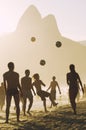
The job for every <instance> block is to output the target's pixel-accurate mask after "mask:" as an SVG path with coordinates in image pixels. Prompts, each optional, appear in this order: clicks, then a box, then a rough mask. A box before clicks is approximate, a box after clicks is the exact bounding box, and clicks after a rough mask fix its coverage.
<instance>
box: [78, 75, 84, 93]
mask: <svg viewBox="0 0 86 130" xmlns="http://www.w3.org/2000/svg"><path fill="white" fill-rule="evenodd" d="M78 81H79V83H80V85H81V89H82V92H83V93H84V88H83V85H82V81H81V79H80V76H79V75H78Z"/></svg>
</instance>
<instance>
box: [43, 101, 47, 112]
mask: <svg viewBox="0 0 86 130" xmlns="http://www.w3.org/2000/svg"><path fill="white" fill-rule="evenodd" d="M43 106H44V110H45V112H47V107H46V100H43Z"/></svg>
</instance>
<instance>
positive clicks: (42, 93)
mask: <svg viewBox="0 0 86 130" xmlns="http://www.w3.org/2000/svg"><path fill="white" fill-rule="evenodd" d="M33 78H34V80H35V81H34V82H33V86H35V88H36V92H37V95H38V96H40V98H41V100H42V101H43V106H44V110H45V112H47V108H46V97H49V99H50V101H51V102H52V104H53V105H54V106H56V105H57V103H55V102H54V100H52V98H51V94H50V93H48V92H46V91H43V90H42V88H41V86H45V84H44V83H43V82H42V80H40V77H39V74H38V73H36V74H34V75H33Z"/></svg>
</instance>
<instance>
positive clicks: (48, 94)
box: [37, 90, 50, 101]
mask: <svg viewBox="0 0 86 130" xmlns="http://www.w3.org/2000/svg"><path fill="white" fill-rule="evenodd" d="M37 94H38V96H40V97H41V100H43V101H44V100H46V97H49V96H50V93H48V92H46V91H43V90H41V91H38V92H37Z"/></svg>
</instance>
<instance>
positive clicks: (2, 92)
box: [0, 82, 5, 111]
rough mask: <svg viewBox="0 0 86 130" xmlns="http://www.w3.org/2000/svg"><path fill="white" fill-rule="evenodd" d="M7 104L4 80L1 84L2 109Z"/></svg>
mask: <svg viewBox="0 0 86 130" xmlns="http://www.w3.org/2000/svg"><path fill="white" fill-rule="evenodd" d="M4 105H5V89H4V84H3V82H2V83H1V86H0V110H1V111H2V109H3V106H4Z"/></svg>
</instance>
